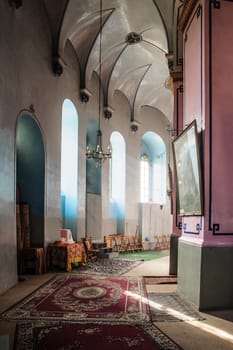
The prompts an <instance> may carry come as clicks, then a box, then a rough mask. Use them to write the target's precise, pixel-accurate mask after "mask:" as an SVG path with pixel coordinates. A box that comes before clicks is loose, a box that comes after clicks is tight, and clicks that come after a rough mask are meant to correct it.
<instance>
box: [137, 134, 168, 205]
mask: <svg viewBox="0 0 233 350" xmlns="http://www.w3.org/2000/svg"><path fill="white" fill-rule="evenodd" d="M140 175H141V186H140V189H141V202H149V201H152V202H155V203H159V204H165V202H166V148H165V143H164V141H163V140H162V139H161V137H160V136H159V135H157V134H156V133H154V132H151V131H149V132H146V133H145V134H144V135H143V137H142V148H141V174H140Z"/></svg>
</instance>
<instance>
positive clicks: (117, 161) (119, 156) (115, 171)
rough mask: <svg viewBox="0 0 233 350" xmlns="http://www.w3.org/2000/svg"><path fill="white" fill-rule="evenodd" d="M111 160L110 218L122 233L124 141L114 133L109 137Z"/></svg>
mask: <svg viewBox="0 0 233 350" xmlns="http://www.w3.org/2000/svg"><path fill="white" fill-rule="evenodd" d="M110 142H111V149H112V159H111V162H110V196H111V198H110V200H111V217H113V218H116V219H117V232H118V233H122V234H123V233H124V218H125V141H124V138H123V136H122V135H121V134H120V133H119V132H116V131H114V132H113V133H112V135H111V139H110Z"/></svg>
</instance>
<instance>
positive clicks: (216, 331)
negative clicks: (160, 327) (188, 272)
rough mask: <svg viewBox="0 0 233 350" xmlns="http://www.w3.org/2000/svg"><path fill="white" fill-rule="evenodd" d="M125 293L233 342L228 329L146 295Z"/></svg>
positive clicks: (232, 336)
mask: <svg viewBox="0 0 233 350" xmlns="http://www.w3.org/2000/svg"><path fill="white" fill-rule="evenodd" d="M125 294H126V295H128V296H130V297H132V298H135V299H137V300H139V299H141V301H142V302H143V303H145V304H148V303H149V305H150V307H152V308H154V309H155V310H161V311H165V312H167V313H168V314H169V315H171V316H174V317H176V318H178V319H181V320H182V321H184V322H186V323H187V324H190V325H191V326H193V327H196V328H199V329H201V330H202V331H205V332H208V333H210V334H212V335H215V336H216V337H219V338H221V339H223V340H226V341H228V342H230V343H233V335H232V334H230V333H228V332H226V331H223V330H222V329H220V328H218V327H214V326H211V325H209V324H208V323H206V322H203V321H195V319H194V318H193V317H190V316H187V315H185V314H183V313H182V312H179V311H176V310H174V309H171V308H167V307H165V306H163V305H162V304H158V303H156V302H154V301H151V300H150V299H147V298H145V297H142V296H140V295H138V294H135V293H132V292H129V291H125Z"/></svg>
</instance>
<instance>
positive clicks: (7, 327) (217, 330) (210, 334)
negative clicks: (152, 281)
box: [0, 257, 233, 350]
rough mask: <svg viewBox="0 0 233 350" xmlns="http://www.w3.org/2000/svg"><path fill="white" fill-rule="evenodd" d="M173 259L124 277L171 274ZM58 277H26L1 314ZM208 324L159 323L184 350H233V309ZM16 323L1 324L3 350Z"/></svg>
mask: <svg viewBox="0 0 233 350" xmlns="http://www.w3.org/2000/svg"><path fill="white" fill-rule="evenodd" d="M168 262H169V257H163V258H160V259H156V260H153V261H147V262H144V263H143V264H141V265H140V266H138V267H136V268H134V269H133V270H131V271H129V272H127V273H125V274H124V276H163V275H168V274H169V273H168ZM53 275H54V274H52V273H46V274H43V275H30V276H25V280H24V281H23V282H19V283H18V284H17V285H16V286H15V287H13V288H11V289H9V290H8V291H7V293H5V294H3V295H1V296H0V313H1V312H2V311H4V310H6V309H7V308H9V307H10V306H11V305H13V304H15V303H16V302H17V301H19V300H21V299H22V298H23V297H25V296H26V295H28V294H29V293H31V292H32V291H33V290H34V289H36V288H37V287H38V286H40V285H41V284H43V283H45V282H46V281H47V280H49V279H50V278H51V277H52V276H53ZM147 290H148V292H168V291H176V285H175V284H170V285H162V284H161V285H148V286H147ZM201 314H202V315H203V316H204V318H205V320H204V321H186V322H183V321H182V322H156V326H158V327H159V328H160V329H161V330H162V331H164V332H165V333H166V334H167V335H168V336H170V337H171V338H172V339H173V340H174V341H176V342H177V343H178V344H179V345H180V346H181V347H183V349H184V350H218V349H219V350H230V349H233V310H226V311H216V312H212V315H210V314H206V313H201ZM14 332H15V324H14V323H13V322H6V321H0V350H11V349H13V343H14Z"/></svg>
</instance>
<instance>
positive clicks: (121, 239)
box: [104, 234, 143, 253]
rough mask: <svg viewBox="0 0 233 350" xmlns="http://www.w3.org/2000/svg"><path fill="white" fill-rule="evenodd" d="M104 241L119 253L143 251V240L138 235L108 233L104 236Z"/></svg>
mask: <svg viewBox="0 0 233 350" xmlns="http://www.w3.org/2000/svg"><path fill="white" fill-rule="evenodd" d="M104 241H105V243H106V246H107V247H109V248H112V250H113V251H115V252H118V253H126V252H138V251H143V244H142V240H141V237H140V236H138V235H135V236H128V235H127V236H123V235H119V234H117V235H108V236H105V237H104Z"/></svg>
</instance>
